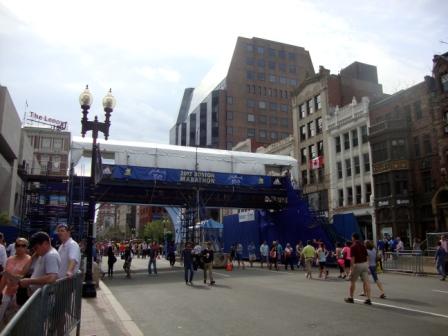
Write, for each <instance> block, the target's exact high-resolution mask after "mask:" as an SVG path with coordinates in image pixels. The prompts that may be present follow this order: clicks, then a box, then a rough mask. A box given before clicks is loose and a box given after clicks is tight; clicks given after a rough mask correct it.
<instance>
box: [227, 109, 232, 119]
mask: <svg viewBox="0 0 448 336" xmlns="http://www.w3.org/2000/svg"><path fill="white" fill-rule="evenodd" d="M226 116H227V120H233V111H227V113H226Z"/></svg>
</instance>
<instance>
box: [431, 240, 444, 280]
mask: <svg viewBox="0 0 448 336" xmlns="http://www.w3.org/2000/svg"><path fill="white" fill-rule="evenodd" d="M446 256H447V253H446V251H445V249H444V248H443V247H442V242H440V241H438V242H437V251H436V255H435V260H434V261H435V263H436V268H437V272H438V273H439V274H440V275H441V276H442V278H441V279H440V280H441V281H445V279H446V270H445V258H446Z"/></svg>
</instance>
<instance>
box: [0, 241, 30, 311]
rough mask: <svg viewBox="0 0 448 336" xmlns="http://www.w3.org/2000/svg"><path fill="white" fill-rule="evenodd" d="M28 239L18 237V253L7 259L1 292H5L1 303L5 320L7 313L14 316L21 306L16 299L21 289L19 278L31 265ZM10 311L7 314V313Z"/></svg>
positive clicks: (0, 308) (0, 286) (0, 309)
mask: <svg viewBox="0 0 448 336" xmlns="http://www.w3.org/2000/svg"><path fill="white" fill-rule="evenodd" d="M27 247H28V240H26V239H25V238H17V239H16V242H15V248H16V254H15V255H14V256H11V257H9V258H8V260H7V261H6V266H5V272H4V273H3V277H2V279H1V281H0V292H2V293H3V299H2V303H1V305H0V320H4V317H5V315H9V316H8V317H9V318H10V317H12V315H11V314H13V313H15V312H16V311H17V310H18V309H19V308H20V306H19V303H21V302H17V301H16V294H17V290H18V289H19V280H20V279H22V278H23V277H24V276H25V275H26V273H27V272H28V269H29V267H30V265H31V257H30V256H29V255H28V253H27ZM23 303H24V302H23ZM6 312H8V313H7V314H5V313H6Z"/></svg>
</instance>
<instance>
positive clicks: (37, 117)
mask: <svg viewBox="0 0 448 336" xmlns="http://www.w3.org/2000/svg"><path fill="white" fill-rule="evenodd" d="M27 119H28V121H35V122H38V123H41V124H45V125H50V126H53V127H54V128H56V129H58V130H61V131H63V130H65V129H67V122H66V121H60V120H57V119H54V118H51V117H47V116H46V115H41V114H37V113H36V112H30V113H29V116H28V118H27Z"/></svg>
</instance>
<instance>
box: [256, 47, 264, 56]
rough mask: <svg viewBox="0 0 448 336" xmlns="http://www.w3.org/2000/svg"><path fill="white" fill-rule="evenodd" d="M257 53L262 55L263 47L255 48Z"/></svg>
mask: <svg viewBox="0 0 448 336" xmlns="http://www.w3.org/2000/svg"><path fill="white" fill-rule="evenodd" d="M257 53H258V54H259V55H264V48H263V47H257Z"/></svg>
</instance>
